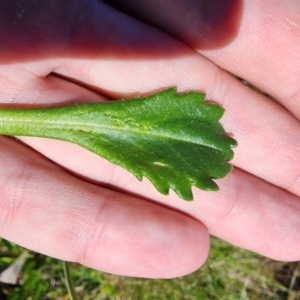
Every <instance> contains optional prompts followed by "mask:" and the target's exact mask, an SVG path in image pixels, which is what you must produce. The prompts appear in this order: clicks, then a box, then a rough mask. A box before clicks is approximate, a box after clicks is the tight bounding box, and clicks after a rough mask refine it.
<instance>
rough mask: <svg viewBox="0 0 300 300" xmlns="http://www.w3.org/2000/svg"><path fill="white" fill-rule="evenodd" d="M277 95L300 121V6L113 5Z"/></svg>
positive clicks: (209, 3)
mask: <svg viewBox="0 0 300 300" xmlns="http://www.w3.org/2000/svg"><path fill="white" fill-rule="evenodd" d="M109 3H116V4H117V5H118V6H119V7H121V8H125V9H126V10H127V11H129V12H131V13H133V14H134V15H135V16H137V17H139V18H145V19H146V20H148V22H150V23H151V24H154V25H156V26H157V27H159V28H161V29H162V30H165V31H166V32H169V33H170V34H172V35H173V36H175V37H177V38H179V39H180V40H182V41H184V42H186V43H187V44H188V45H190V46H191V47H193V48H194V49H197V50H198V51H199V52H200V53H202V54H203V55H204V56H206V57H207V58H209V59H210V60H212V61H213V62H215V63H217V64H218V65H219V66H220V67H221V68H224V69H226V70H228V71H230V72H232V73H234V74H236V75H239V76H240V77H242V78H244V79H245V80H247V81H249V82H251V83H252V84H254V85H255V86H256V87H258V88H260V89H261V90H262V91H264V92H266V93H268V94H270V95H272V96H273V97H274V98H276V99H277V100H278V101H280V102H281V103H282V104H284V106H286V107H287V108H288V109H289V110H290V111H292V112H293V113H294V114H295V115H296V116H297V117H298V118H299V117H300V104H299V103H300V101H299V100H300V93H299V82H300V61H299V53H300V39H299V36H300V14H299V11H300V3H299V1H296V0H293V1H281V0H272V1H251V0H246V1H240V0H233V1H226V2H224V1H221V0H220V1H205V0H203V1H195V0H190V1H183V0H177V1H163V2H162V1H145V0H143V1H139V3H138V4H137V3H136V1H132V0H125V1H119V0H111V1H109Z"/></svg>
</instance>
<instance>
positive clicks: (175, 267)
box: [0, 138, 209, 277]
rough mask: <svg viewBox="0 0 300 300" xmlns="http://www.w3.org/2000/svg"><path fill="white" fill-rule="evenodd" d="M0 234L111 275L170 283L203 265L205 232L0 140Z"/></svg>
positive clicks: (178, 215) (185, 218) (166, 211)
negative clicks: (171, 280)
mask: <svg viewBox="0 0 300 300" xmlns="http://www.w3.org/2000/svg"><path fill="white" fill-rule="evenodd" d="M0 151H1V165H2V168H1V173H0V178H1V180H0V182H1V199H0V202H1V215H0V225H1V226H0V235H1V236H2V237H4V238H6V239H9V240H11V241H14V242H16V243H18V244H20V245H22V246H24V247H28V248H30V249H32V250H35V251H38V252H41V253H44V254H48V255H50V256H53V257H57V258H60V259H63V260H70V261H77V262H79V263H82V264H84V265H88V266H90V267H93V268H97V269H100V270H103V271H107V272H110V273H115V274H122V275H130V276H143V277H174V276H180V275H183V274H186V273H190V272H192V271H194V270H195V269H197V268H198V267H199V266H200V265H201V264H202V263H203V262H204V261H205V259H206V257H207V253H208V247H209V240H208V233H207V230H206V228H205V227H204V226H203V225H202V224H201V223H199V222H197V221H195V220H193V219H191V218H190V217H188V216H185V215H183V214H181V213H179V212H175V211H173V210H171V209H168V208H165V207H162V206H159V205H157V204H154V203H151V202H148V201H145V200H142V199H138V198H135V197H131V196H126V195H121V194H120V193H117V192H112V191H110V190H106V189H103V188H100V187H96V186H94V185H92V184H88V183H85V182H83V181H81V180H79V179H77V178H75V177H73V176H71V175H70V174H68V173H67V172H65V171H63V170H62V169H61V168H59V167H57V166H55V165H54V164H52V163H50V162H49V161H47V160H46V159H44V158H43V157H41V156H40V155H38V154H36V153H34V152H33V151H32V150H30V149H28V148H25V147H24V146H23V145H20V144H18V143H16V142H15V141H12V140H10V139H7V138H1V145H0Z"/></svg>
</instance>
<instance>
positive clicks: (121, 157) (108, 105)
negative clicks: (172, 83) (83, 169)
mask: <svg viewBox="0 0 300 300" xmlns="http://www.w3.org/2000/svg"><path fill="white" fill-rule="evenodd" d="M19 111H20V115H21V116H22V118H23V119H22V118H21V117H20V116H19V119H18V120H19V121H20V122H22V120H23V122H25V119H26V118H27V119H26V120H27V121H28V122H27V123H26V124H27V126H29V127H30V124H31V123H30V122H36V125H32V128H31V129H30V128H29V129H28V128H27V134H26V132H21V134H20V132H18V133H17V134H19V135H29V134H28V131H29V133H30V135H33V136H42V137H50V138H55V139H62V140H67V141H70V142H73V143H76V144H79V145H81V146H83V147H85V148H87V149H89V150H90V151H92V152H94V153H96V154H98V155H100V156H102V157H104V158H105V159H107V160H109V161H111V162H112V163H114V164H117V165H119V166H121V167H123V168H125V169H127V170H128V171H130V172H131V173H133V174H134V175H135V176H136V177H137V178H138V179H139V180H142V178H143V177H147V178H148V179H149V180H150V181H151V182H152V184H153V185H154V186H155V187H156V189H157V190H158V191H159V192H161V193H163V194H168V193H169V189H173V190H174V191H175V192H176V193H177V194H178V195H179V196H180V197H181V198H183V199H185V200H191V199H192V198H193V196H192V191H191V187H192V186H196V187H198V188H201V189H204V190H217V188H218V186H217V184H216V183H215V182H214V181H213V179H218V178H223V177H224V176H226V175H227V174H228V172H229V171H230V170H231V166H230V165H229V163H228V161H229V160H231V159H232V157H233V151H232V149H231V148H232V147H234V146H236V141H235V140H234V139H232V138H231V137H228V136H227V135H226V133H225V131H224V129H223V127H222V126H221V124H220V123H219V120H220V118H221V117H222V115H223V114H224V109H223V108H222V107H221V106H219V105H216V104H211V103H206V102H205V94H202V93H198V92H187V93H184V94H177V91H176V89H175V88H173V89H168V90H165V91H162V92H159V93H156V94H153V95H150V96H149V97H146V98H143V99H141V98H134V99H131V100H120V101H115V102H104V103H89V104H80V105H74V106H66V107H58V108H46V109H31V110H27V113H26V112H25V110H24V109H22V110H19ZM30 112H31V115H30ZM12 115H13V113H12ZM0 120H1V110H0ZM29 121H30V122H29ZM0 123H1V122H0ZM2 123H3V122H2ZM37 124H38V125H37ZM12 127H13V126H12ZM23 127H26V126H19V127H18V128H19V131H22V129H23ZM25 131H26V130H25ZM0 132H1V124H0ZM13 134H16V133H13Z"/></svg>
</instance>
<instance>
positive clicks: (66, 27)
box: [0, 0, 242, 63]
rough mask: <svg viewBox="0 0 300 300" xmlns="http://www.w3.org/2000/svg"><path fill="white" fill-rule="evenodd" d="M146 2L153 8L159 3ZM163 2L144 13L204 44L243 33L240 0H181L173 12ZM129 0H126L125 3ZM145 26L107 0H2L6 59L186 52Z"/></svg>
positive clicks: (225, 40) (1, 33) (0, 19)
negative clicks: (240, 30) (193, 6)
mask: <svg viewBox="0 0 300 300" xmlns="http://www.w3.org/2000/svg"><path fill="white" fill-rule="evenodd" d="M106 2H109V3H110V4H116V5H118V3H119V1H118V0H112V1H106ZM142 2H143V1H141V2H139V3H142ZM144 2H145V4H143V5H144V6H147V3H151V2H153V1H150V2H149V1H144ZM157 2H158V3H157V6H156V4H155V7H156V10H158V9H162V8H164V10H163V11H164V12H163V13H161V14H159V13H158V14H157V16H156V18H153V19H151V18H149V16H147V15H145V14H144V13H142V12H141V13H139V17H140V18H145V19H146V21H148V22H149V23H151V24H154V25H157V26H158V27H160V28H162V29H163V30H165V31H166V32H168V33H170V34H173V35H175V36H177V37H179V38H183V40H184V41H187V42H188V43H189V44H190V43H194V44H196V46H197V47H198V48H199V47H200V48H202V49H205V48H207V49H209V48H217V47H221V46H224V45H225V44H226V43H229V42H230V40H232V39H233V38H234V36H235V35H236V34H237V32H238V28H239V17H240V15H241V8H242V5H241V1H240V0H231V1H223V0H218V1H217V0H214V1H199V5H198V6H197V9H196V10H195V9H191V7H190V6H191V4H192V2H193V1H178V0H177V1H175V2H174V3H175V4H176V3H177V5H175V4H174V5H173V6H172V7H173V10H172V14H170V13H169V10H168V9H167V8H166V7H165V6H166V5H168V2H169V1H167V0H165V1H160V0H159V1H158V0H157ZM128 3H129V1H124V5H125V4H128ZM133 3H136V1H134V2H133ZM139 5H141V4H136V7H137V9H136V10H135V9H133V8H132V7H131V8H129V10H130V13H131V14H133V15H135V16H137V14H138V10H139ZM169 5H171V4H169ZM133 6H134V5H133ZM127 11H128V8H127ZM173 11H174V12H173ZM164 17H165V19H164ZM189 20H190V21H191V22H188V21H189ZM182 21H183V22H182ZM160 23H163V24H164V26H159V25H160ZM139 24H140V25H139ZM179 25H180V26H181V27H179ZM145 26H147V25H143V24H141V23H139V22H137V21H136V20H135V19H134V18H131V17H128V16H126V15H125V14H124V13H122V12H118V11H114V9H112V8H111V7H110V6H109V5H107V4H105V3H103V2H102V1H93V0H90V1H85V0H77V1H75V0H69V1H60V0H49V1H39V0H34V1H32V0H19V1H17V0H11V1H6V0H0V41H1V44H0V51H1V56H0V62H1V63H11V62H20V61H32V60H41V59H48V58H55V57H58V58H61V57H68V58H97V59H98V58H102V57H103V58H106V59H110V58H111V59H131V60H136V59H144V58H147V59H155V58H170V57H174V56H184V55H185V53H183V51H184V50H183V49H184V47H177V48H176V49H175V48H174V47H173V46H174V43H173V42H172V43H170V42H169V40H170V39H167V38H166V39H161V36H160V39H159V43H158V42H157V41H158V40H157V38H156V36H155V33H157V32H156V31H155V30H145ZM196 26H197V28H196ZM172 28H173V29H172ZM180 28H182V29H180ZM175 29H176V30H177V31H178V32H179V33H178V32H177V33H176V32H175ZM173 31H174V32H175V33H174V32H173ZM179 49H180V50H179Z"/></svg>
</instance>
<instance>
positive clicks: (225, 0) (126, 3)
mask: <svg viewBox="0 0 300 300" xmlns="http://www.w3.org/2000/svg"><path fill="white" fill-rule="evenodd" d="M105 2H106V3H108V4H110V5H113V6H114V7H116V8H117V9H119V10H121V11H124V12H126V13H127V14H129V15H132V16H134V17H136V18H138V19H141V20H143V21H144V22H145V21H146V22H148V23H149V24H151V25H154V26H156V27H158V28H160V29H162V30H164V31H165V32H167V33H169V34H171V35H173V36H175V37H177V38H178V39H180V40H182V41H184V42H185V43H186V44H188V45H189V46H191V47H193V48H194V49H197V50H207V49H216V48H221V47H224V46H226V45H227V44H228V43H230V42H231V41H232V40H233V39H234V38H235V37H236V35H237V33H238V31H239V27H240V20H241V15H242V8H243V0H164V1H161V0H152V1H149V0H140V1H135V0H134V1H133V0H105Z"/></svg>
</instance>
